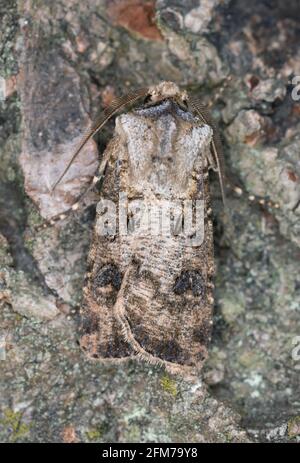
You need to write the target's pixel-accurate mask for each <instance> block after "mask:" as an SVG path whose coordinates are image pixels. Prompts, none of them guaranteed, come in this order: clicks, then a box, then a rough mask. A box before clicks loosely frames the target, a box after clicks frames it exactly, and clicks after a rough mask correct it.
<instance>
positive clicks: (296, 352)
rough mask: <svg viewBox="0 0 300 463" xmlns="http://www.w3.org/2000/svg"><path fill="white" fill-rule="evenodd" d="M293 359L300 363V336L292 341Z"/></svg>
mask: <svg viewBox="0 0 300 463" xmlns="http://www.w3.org/2000/svg"><path fill="white" fill-rule="evenodd" d="M292 346H293V349H292V359H293V360H294V361H295V362H300V336H295V337H294V338H293V339H292Z"/></svg>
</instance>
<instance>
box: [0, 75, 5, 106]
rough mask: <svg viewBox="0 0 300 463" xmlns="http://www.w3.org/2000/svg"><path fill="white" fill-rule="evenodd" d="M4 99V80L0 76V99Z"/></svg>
mask: <svg viewBox="0 0 300 463" xmlns="http://www.w3.org/2000/svg"><path fill="white" fill-rule="evenodd" d="M5 99H6V81H5V79H4V78H3V77H1V76H0V101H4V100H5Z"/></svg>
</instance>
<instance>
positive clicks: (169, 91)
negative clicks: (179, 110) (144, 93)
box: [148, 81, 188, 104]
mask: <svg viewBox="0 0 300 463" xmlns="http://www.w3.org/2000/svg"><path fill="white" fill-rule="evenodd" d="M167 98H172V99H173V100H175V101H176V102H178V103H179V104H186V102H187V100H188V94H187V92H186V91H185V90H184V91H182V90H180V89H179V87H178V85H176V84H174V82H166V81H164V82H161V83H160V84H158V85H152V86H151V87H150V88H149V93H148V101H149V102H150V103H159V102H160V101H162V100H165V99H167Z"/></svg>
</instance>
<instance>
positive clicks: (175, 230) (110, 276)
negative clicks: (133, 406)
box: [54, 82, 225, 373]
mask: <svg viewBox="0 0 300 463" xmlns="http://www.w3.org/2000/svg"><path fill="white" fill-rule="evenodd" d="M138 101H139V102H140V105H139V106H137V107H135V109H132V110H131V111H129V112H125V113H122V114H121V115H119V116H118V117H117V118H116V123H115V131H114V134H113V137H112V139H111V141H110V142H109V144H108V146H107V148H106V150H105V152H104V154H103V158H102V162H101V164H100V168H99V176H98V177H95V179H94V181H93V183H94V184H95V183H96V182H98V181H99V178H101V179H102V187H101V197H100V199H99V203H98V204H97V208H96V221H95V227H94V231H93V238H92V243H91V248H90V251H89V255H88V264H87V273H86V279H85V285H84V288H83V304H82V309H81V319H82V323H81V338H80V345H81V347H82V349H83V350H84V351H85V352H86V354H87V355H88V356H89V357H90V358H93V359H100V360H103V361H112V360H114V361H119V362H120V361H124V360H126V359H128V358H138V359H142V360H144V361H146V362H149V363H152V364H159V365H163V366H164V367H166V369H167V370H168V371H170V372H171V373H185V372H194V371H197V370H199V369H200V368H201V367H202V365H203V363H204V361H205V359H206V358H207V355H208V344H209V342H210V338H211V331H212V311H213V302H214V300H213V281H212V279H213V275H214V256H213V225H212V219H211V213H212V210H211V199H210V193H209V178H208V170H209V169H210V168H212V169H214V170H215V171H217V172H218V175H219V181H220V186H221V192H222V197H223V200H224V199H225V198H224V174H223V158H222V151H221V146H220V142H219V138H218V135H217V131H216V130H215V127H214V125H213V123H212V121H211V119H210V115H209V113H208V112H207V110H206V108H205V107H204V106H202V105H201V104H200V103H199V101H197V100H195V99H193V98H191V97H189V96H188V94H187V92H186V91H181V90H180V89H179V88H178V86H177V85H176V84H174V83H172V82H162V83H160V84H158V85H155V86H152V87H150V88H144V89H140V90H138V91H136V92H133V93H131V94H129V95H127V96H125V97H122V98H120V99H118V100H116V101H114V102H113V104H112V105H111V107H110V108H109V109H108V110H106V111H105V112H104V115H103V116H101V117H100V118H99V119H97V120H96V121H95V122H94V123H93V124H92V126H91V127H90V128H89V129H88V131H87V132H86V134H85V135H84V136H83V139H82V141H81V142H80V144H79V146H78V148H77V149H76V151H75V153H74V155H73V156H72V158H71V161H70V162H69V164H68V166H67V167H66V169H65V171H64V172H63V173H62V174H61V176H60V178H59V179H58V180H57V182H56V184H55V185H54V188H55V186H56V185H57V184H58V183H59V182H60V181H61V179H62V177H63V176H64V175H65V173H66V172H67V170H68V168H69V167H70V165H71V164H72V162H73V161H74V159H75V158H76V156H77V155H78V153H79V152H80V150H81V149H82V147H83V146H84V145H85V144H86V143H87V141H88V140H89V139H90V138H91V137H92V136H93V135H94V134H95V133H96V132H97V131H98V130H100V128H101V127H102V126H103V125H104V123H105V122H106V121H107V120H108V119H109V118H110V117H111V116H112V115H113V114H115V113H116V112H117V111H119V110H121V109H123V108H124V107H126V106H127V105H128V104H131V105H132V104H133V103H136V102H138ZM199 205H200V206H201V207H200V209H199V211H200V212H199V211H198V209H197V206H199ZM149 211H150V212H149ZM186 211H188V213H186V214H185V212H186ZM198 212H199V213H198ZM197 213H198V215H197ZM149 224H150V225H149ZM188 225H189V226H188Z"/></svg>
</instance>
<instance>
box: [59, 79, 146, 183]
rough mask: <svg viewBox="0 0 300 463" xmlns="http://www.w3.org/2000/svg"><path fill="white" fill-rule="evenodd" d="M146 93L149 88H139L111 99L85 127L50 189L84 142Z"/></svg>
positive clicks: (69, 165)
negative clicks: (77, 143) (107, 105)
mask: <svg viewBox="0 0 300 463" xmlns="http://www.w3.org/2000/svg"><path fill="white" fill-rule="evenodd" d="M148 93H149V88H141V89H139V90H135V91H134V92H130V93H128V94H127V95H124V96H121V97H120V98H116V99H115V100H113V102H112V103H111V105H110V106H109V107H108V108H107V109H105V110H104V112H103V113H102V114H101V115H100V116H99V117H98V118H97V119H96V120H95V121H94V122H92V124H91V126H90V127H89V128H88V129H87V131H86V133H85V134H84V135H83V137H82V139H81V140H80V142H79V145H78V147H77V148H76V150H75V152H74V154H73V156H72V158H71V160H70V161H69V163H68V165H67V167H66V168H65V170H64V171H63V173H62V174H61V175H60V177H59V179H58V180H57V181H56V182H55V184H54V185H53V187H52V191H54V190H55V188H56V187H57V185H58V184H59V183H60V181H61V180H62V178H63V177H64V176H65V174H66V173H67V172H68V170H69V168H70V167H71V165H72V164H73V162H74V160H75V159H76V157H77V156H78V154H79V153H80V151H81V150H82V148H83V147H84V146H85V144H86V143H87V142H88V141H89V140H90V139H91V138H92V137H93V136H94V135H95V134H96V133H97V132H98V131H99V130H100V129H101V128H102V127H103V126H104V125H105V124H106V122H107V121H108V120H109V119H110V118H111V117H112V116H113V115H114V114H115V113H116V112H117V111H119V110H120V109H122V108H123V107H124V106H126V105H128V104H130V103H133V102H134V101H136V100H138V99H139V98H142V97H143V96H146V95H147V94H148Z"/></svg>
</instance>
